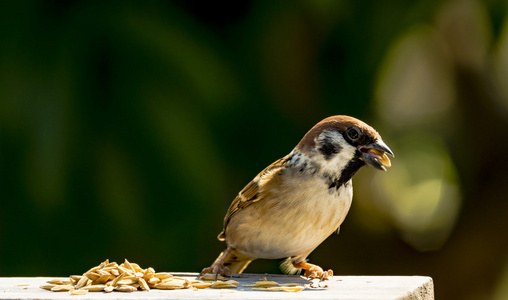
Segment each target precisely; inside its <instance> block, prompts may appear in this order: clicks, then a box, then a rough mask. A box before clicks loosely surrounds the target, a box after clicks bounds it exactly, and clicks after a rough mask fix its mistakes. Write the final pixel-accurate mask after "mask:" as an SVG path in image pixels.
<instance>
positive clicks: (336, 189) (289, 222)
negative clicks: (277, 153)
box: [200, 115, 394, 280]
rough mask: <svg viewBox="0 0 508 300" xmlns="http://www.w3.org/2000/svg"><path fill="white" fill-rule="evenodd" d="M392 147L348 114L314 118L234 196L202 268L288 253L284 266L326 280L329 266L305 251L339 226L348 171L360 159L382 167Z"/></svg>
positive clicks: (229, 268) (348, 189) (224, 269)
mask: <svg viewBox="0 0 508 300" xmlns="http://www.w3.org/2000/svg"><path fill="white" fill-rule="evenodd" d="M387 154H388V155H390V156H392V157H394V154H393V152H392V151H391V150H390V148H389V147H388V146H387V145H386V144H385V143H384V142H383V140H382V138H381V136H380V135H379V133H378V132H377V131H376V130H374V129H373V128H372V127H371V126H369V125H367V124H366V123H364V122H362V121H360V120H358V119H356V118H354V117H350V116H345V115H335V116H331V117H328V118H325V119H324V120H322V121H320V122H319V123H317V124H316V125H315V126H313V127H312V128H311V129H310V130H309V131H308V132H307V133H306V134H305V135H304V137H303V138H302V139H301V140H300V142H299V143H298V144H297V145H296V147H295V148H294V149H293V150H292V151H291V152H290V153H289V154H288V155H286V156H284V157H283V158H280V159H278V160H276V161H275V162H274V163H272V164H271V165H269V166H268V167H267V168H265V169H264V170H263V171H261V172H260V173H259V174H258V175H257V176H256V177H255V178H254V179H253V180H252V181H251V182H249V183H248V184H247V185H246V186H245V187H244V188H243V189H242V190H241V191H240V192H239V193H238V195H237V196H236V197H235V198H234V200H233V202H232V203H231V205H230V206H229V209H228V211H227V213H226V216H225V218H224V227H223V230H222V232H221V233H220V234H219V235H218V237H217V238H218V239H219V240H220V241H225V242H226V246H227V247H226V249H225V250H224V251H223V252H222V253H221V254H220V255H219V257H218V258H217V259H216V260H215V261H214V263H213V264H212V265H211V266H210V267H206V268H204V269H203V270H202V271H201V273H200V275H204V274H215V276H216V277H217V276H218V275H224V276H231V274H240V273H242V272H243V271H244V270H245V268H246V267H247V265H249V263H250V262H252V261H253V260H255V259H285V260H284V261H283V262H282V263H281V269H282V270H283V271H284V272H286V273H297V272H299V271H301V270H302V269H303V270H304V276H306V277H307V278H309V279H320V280H326V279H330V278H331V277H332V276H333V271H332V270H327V271H324V270H323V269H322V268H321V267H320V266H318V265H315V264H311V263H309V262H307V257H308V255H309V254H310V253H311V252H312V251H313V250H314V249H315V248H317V247H318V246H319V245H320V244H321V243H322V242H323V241H324V240H325V239H326V238H328V237H329V236H330V235H331V234H333V233H334V232H337V233H338V232H339V228H340V226H341V224H342V222H343V221H344V219H345V218H346V215H347V213H348V211H349V208H350V206H351V202H352V198H353V187H352V178H353V176H354V175H355V174H356V172H357V171H358V170H359V169H360V168H361V167H362V166H364V165H368V166H371V167H373V168H375V169H378V170H382V171H386V168H387V167H390V166H391V162H390V159H389V158H388V156H387Z"/></svg>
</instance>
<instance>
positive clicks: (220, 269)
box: [199, 264, 231, 281]
mask: <svg viewBox="0 0 508 300" xmlns="http://www.w3.org/2000/svg"><path fill="white" fill-rule="evenodd" d="M205 274H215V281H217V277H218V276H219V275H222V276H224V277H231V270H229V268H228V267H225V266H224V265H223V264H213V265H212V266H211V267H207V268H204V269H203V270H202V271H201V273H199V277H201V276H203V275H205Z"/></svg>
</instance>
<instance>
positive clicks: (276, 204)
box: [226, 177, 353, 259]
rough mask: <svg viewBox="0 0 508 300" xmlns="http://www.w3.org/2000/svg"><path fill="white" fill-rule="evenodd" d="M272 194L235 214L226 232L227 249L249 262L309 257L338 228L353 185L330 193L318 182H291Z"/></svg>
mask: <svg viewBox="0 0 508 300" xmlns="http://www.w3.org/2000/svg"><path fill="white" fill-rule="evenodd" d="M271 190H273V192H272V193H271V194H267V195H266V196H265V198H264V199H262V200H260V201H259V202H256V203H253V204H251V205H249V206H247V207H246V208H245V209H243V210H241V211H239V212H238V213H237V214H235V215H234V216H233V217H232V219H231V221H230V223H229V224H228V227H227V230H226V240H227V242H228V244H229V245H231V246H232V247H233V248H235V249H236V250H237V251H239V252H241V253H242V254H244V255H247V256H249V257H253V258H266V259H279V258H285V257H291V256H301V255H302V254H304V255H308V254H309V253H310V252H312V251H313V250H314V249H315V248H316V247H317V246H318V245H319V244H321V243H322V242H323V241H324V240H325V239H326V238H327V237H328V236H330V235H331V234H332V233H333V232H334V231H336V230H337V229H338V228H339V226H340V224H342V222H343V221H344V219H345V217H346V215H347V213H348V211H349V208H350V206H351V200H352V195H353V190H352V186H351V182H348V183H347V184H345V185H344V186H341V187H340V188H339V189H338V190H336V189H335V188H332V189H328V187H327V186H326V183H325V181H324V180H323V179H322V178H318V177H317V178H315V179H314V180H307V181H301V180H298V179H295V180H291V181H289V182H286V183H285V184H284V185H281V186H280V187H279V189H278V190H275V189H271ZM261 202H264V203H261ZM304 220H307V221H304ZM309 220H310V221H309Z"/></svg>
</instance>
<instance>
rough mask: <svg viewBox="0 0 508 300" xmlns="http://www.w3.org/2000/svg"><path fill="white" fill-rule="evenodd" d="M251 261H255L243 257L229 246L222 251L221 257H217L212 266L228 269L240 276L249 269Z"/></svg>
mask: <svg viewBox="0 0 508 300" xmlns="http://www.w3.org/2000/svg"><path fill="white" fill-rule="evenodd" d="M251 261H253V259H252V258H250V257H247V256H245V255H242V254H240V253H238V251H236V250H235V249H234V248H233V247H231V246H228V247H227V248H226V250H224V251H222V253H221V254H220V255H219V257H217V259H216V260H215V262H214V263H213V265H212V266H220V265H222V266H224V267H228V268H229V270H230V271H231V274H240V273H242V272H243V270H245V268H247V266H248V265H249V264H250V262H251Z"/></svg>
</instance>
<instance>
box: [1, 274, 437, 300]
mask: <svg viewBox="0 0 508 300" xmlns="http://www.w3.org/2000/svg"><path fill="white" fill-rule="evenodd" d="M172 274H173V275H175V276H180V277H185V278H188V279H189V280H194V279H196V275H197V274H196V273H172ZM265 277H266V279H268V280H273V281H276V282H278V283H300V284H302V285H303V284H308V283H309V281H308V280H306V279H305V278H303V277H301V276H297V275H294V276H291V275H271V274H240V275H234V276H233V279H234V280H236V281H238V282H240V286H239V287H238V288H236V289H211V288H208V289H200V290H193V289H184V290H157V289H152V290H150V291H148V292H144V291H138V292H132V293H121V292H112V293H104V292H89V293H87V294H86V295H80V296H71V295H69V294H68V293H67V292H50V291H46V290H43V289H40V288H39V286H40V285H42V284H44V283H46V281H48V280H50V279H55V278H56V277H0V299H75V300H85V299H306V300H310V299H320V300H323V299H341V300H374V299H376V300H395V299H397V300H403V299H408V300H433V299H434V284H433V282H432V278H430V277H426V276H334V277H333V278H332V279H331V280H327V281H324V282H323V283H322V284H325V285H327V287H325V288H307V289H305V290H303V291H301V292H294V293H290V292H269V291H253V290H251V289H252V288H250V287H243V285H250V284H253V283H254V282H255V281H258V280H260V279H262V278H265Z"/></svg>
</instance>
